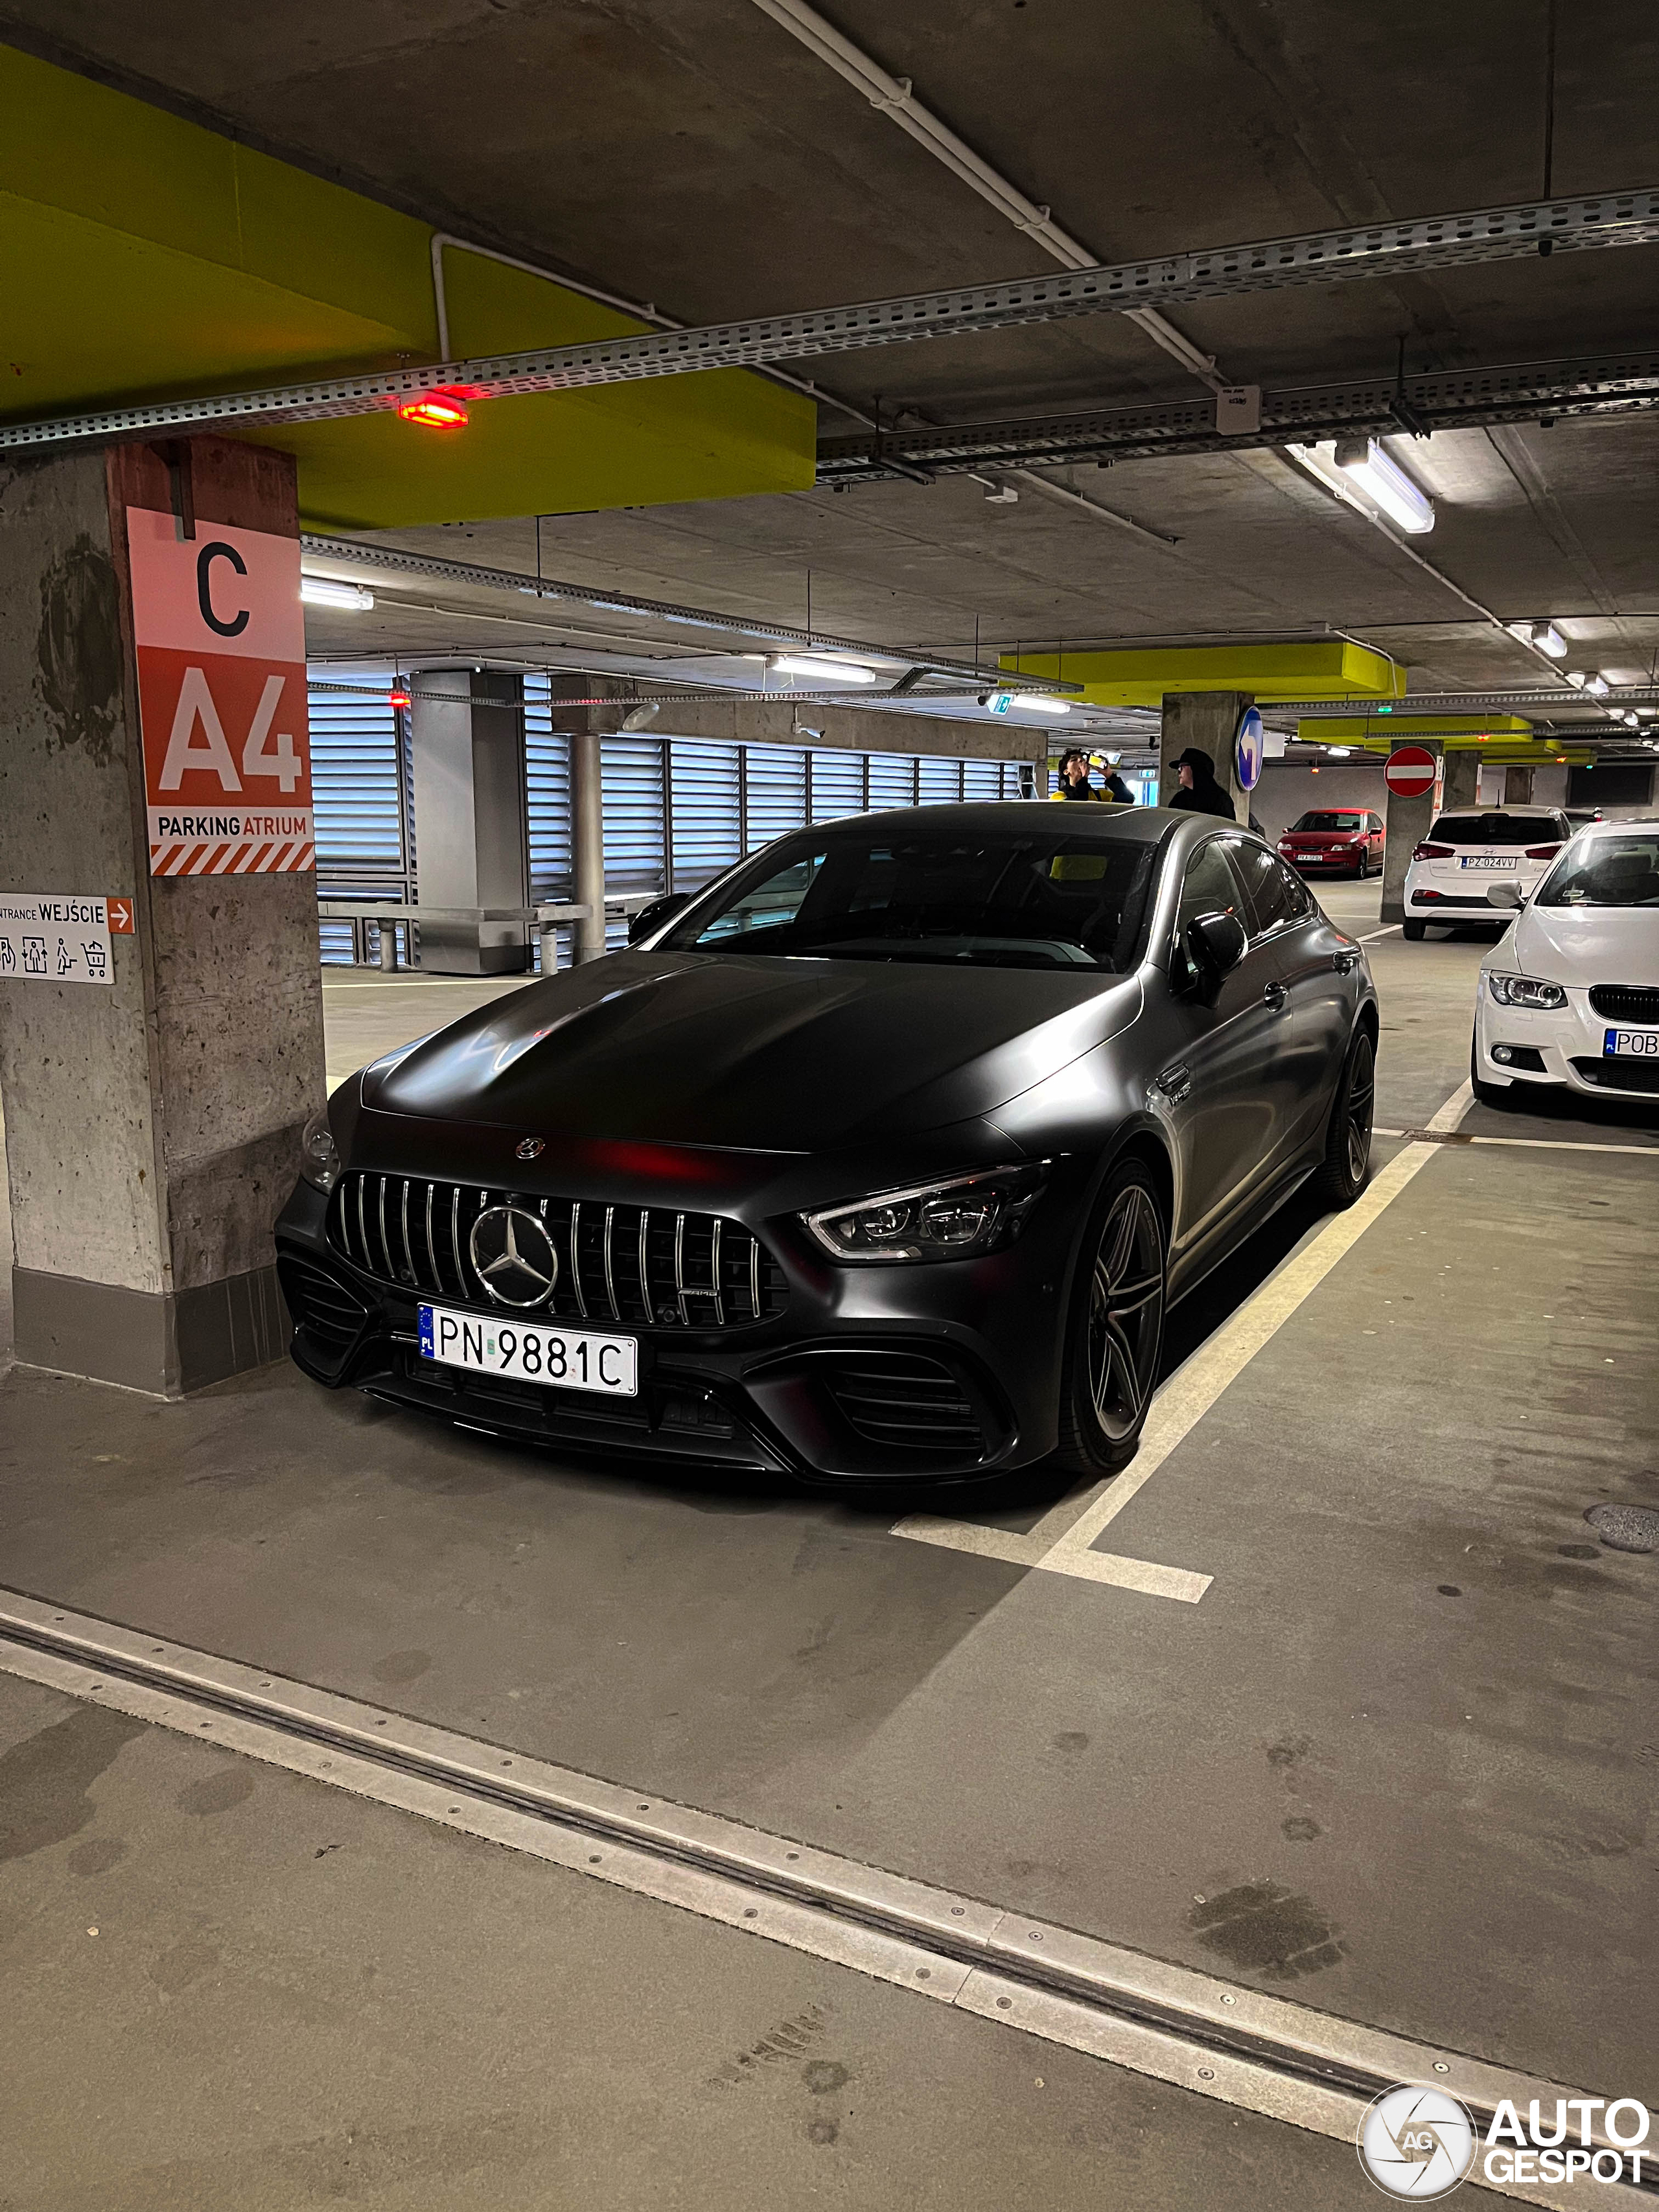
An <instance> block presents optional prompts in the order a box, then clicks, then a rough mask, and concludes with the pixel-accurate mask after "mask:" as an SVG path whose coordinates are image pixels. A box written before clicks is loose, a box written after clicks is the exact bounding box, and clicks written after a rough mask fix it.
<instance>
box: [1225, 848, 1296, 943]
mask: <svg viewBox="0 0 1659 2212" xmlns="http://www.w3.org/2000/svg"><path fill="white" fill-rule="evenodd" d="M1233 858H1234V859H1235V860H1237V863H1238V866H1239V872H1240V873H1241V874H1242V875H1243V878H1244V888H1245V891H1246V893H1247V895H1248V896H1249V902H1250V915H1251V917H1252V927H1251V930H1250V934H1251V936H1252V937H1265V936H1266V935H1267V932H1268V931H1269V930H1270V929H1277V928H1278V927H1279V924H1280V923H1281V922H1285V921H1300V920H1301V918H1302V916H1303V915H1304V914H1306V913H1307V912H1308V911H1309V910H1310V906H1311V903H1312V902H1311V900H1310V896H1309V894H1308V892H1307V890H1305V888H1304V885H1303V884H1302V882H1301V880H1300V879H1299V878H1297V877H1296V876H1293V875H1292V874H1291V871H1290V870H1289V869H1288V868H1287V867H1285V866H1284V864H1283V863H1282V862H1281V861H1280V860H1279V857H1278V855H1277V854H1273V853H1269V852H1266V851H1264V850H1263V848H1261V846H1260V845H1245V844H1243V843H1240V844H1238V845H1237V846H1236V847H1235V848H1234V853H1233Z"/></svg>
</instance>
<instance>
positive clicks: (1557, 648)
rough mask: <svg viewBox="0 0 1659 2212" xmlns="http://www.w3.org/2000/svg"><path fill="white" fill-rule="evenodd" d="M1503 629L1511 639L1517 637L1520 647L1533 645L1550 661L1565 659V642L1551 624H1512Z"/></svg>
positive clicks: (1505, 625) (1507, 624) (1506, 624)
mask: <svg viewBox="0 0 1659 2212" xmlns="http://www.w3.org/2000/svg"><path fill="white" fill-rule="evenodd" d="M1504 628H1505V629H1507V630H1508V631H1509V634H1510V636H1511V637H1518V638H1519V639H1520V641H1521V642H1522V645H1535V646H1536V647H1537V648H1538V650H1539V651H1540V653H1548V655H1549V657H1550V659H1552V660H1565V659H1566V657H1567V641H1566V640H1565V638H1564V637H1563V636H1562V635H1561V633H1560V631H1559V629H1557V628H1556V627H1555V624H1554V623H1553V622H1512V623H1505V624H1504ZM1568 680H1569V681H1571V678H1569V679H1568Z"/></svg>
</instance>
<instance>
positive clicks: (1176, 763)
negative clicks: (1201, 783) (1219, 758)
mask: <svg viewBox="0 0 1659 2212" xmlns="http://www.w3.org/2000/svg"><path fill="white" fill-rule="evenodd" d="M1170 767H1171V768H1189V769H1191V770H1192V771H1193V773H1194V775H1214V774H1215V763H1214V762H1213V761H1212V759H1211V758H1210V756H1209V755H1208V753H1201V752H1200V750H1199V749H1198V747H1197V746H1196V745H1188V748H1187V750H1186V751H1185V752H1184V753H1177V754H1176V757H1175V758H1174V759H1173V760H1172V761H1171V762H1170Z"/></svg>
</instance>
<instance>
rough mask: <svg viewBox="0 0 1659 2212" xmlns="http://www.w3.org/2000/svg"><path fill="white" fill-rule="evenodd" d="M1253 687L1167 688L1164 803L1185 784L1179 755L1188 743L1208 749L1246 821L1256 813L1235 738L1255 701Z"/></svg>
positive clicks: (1161, 780)
mask: <svg viewBox="0 0 1659 2212" xmlns="http://www.w3.org/2000/svg"><path fill="white" fill-rule="evenodd" d="M1253 703H1254V702H1253V701H1252V698H1251V696H1250V694H1249V692H1248V691H1166V692H1165V693H1164V721H1163V727H1162V730H1161V732H1160V734H1159V738H1158V804H1159V805H1161V806H1167V805H1169V804H1170V800H1171V799H1173V798H1174V797H1175V795H1176V792H1177V791H1178V790H1179V789H1180V787H1181V786H1180V780H1179V778H1178V777H1177V775H1176V769H1175V766H1174V763H1175V760H1176V756H1177V754H1180V753H1183V752H1185V751H1186V750H1187V748H1188V745H1196V746H1197V748H1198V750H1200V752H1205V753H1208V755H1209V756H1210V758H1211V759H1212V761H1213V762H1214V763H1215V780H1216V781H1217V783H1218V784H1219V785H1220V787H1221V788H1222V790H1223V791H1224V792H1225V793H1226V795H1227V797H1228V798H1229V799H1231V801H1232V803H1233V809H1234V811H1235V813H1236V814H1237V817H1238V819H1239V821H1240V822H1241V823H1247V822H1248V821H1249V818H1250V795H1249V792H1247V791H1241V790H1240V788H1239V784H1238V777H1237V772H1236V771H1235V769H1234V765H1233V738H1234V737H1235V736H1236V735H1237V730H1238V718H1239V716H1240V715H1241V714H1243V712H1244V709H1245V708H1247V707H1249V706H1250V705H1252V704H1253Z"/></svg>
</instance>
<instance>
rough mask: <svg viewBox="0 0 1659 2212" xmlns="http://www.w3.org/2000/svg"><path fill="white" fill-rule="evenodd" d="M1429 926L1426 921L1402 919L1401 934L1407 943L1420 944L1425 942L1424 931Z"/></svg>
mask: <svg viewBox="0 0 1659 2212" xmlns="http://www.w3.org/2000/svg"><path fill="white" fill-rule="evenodd" d="M1428 926H1429V925H1428V923H1427V922H1426V921H1402V922H1401V925H1400V934H1401V936H1402V937H1403V938H1404V939H1405V940H1406V942H1407V945H1420V944H1421V943H1422V942H1423V933H1424V931H1425V929H1426V928H1427V927H1428Z"/></svg>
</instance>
